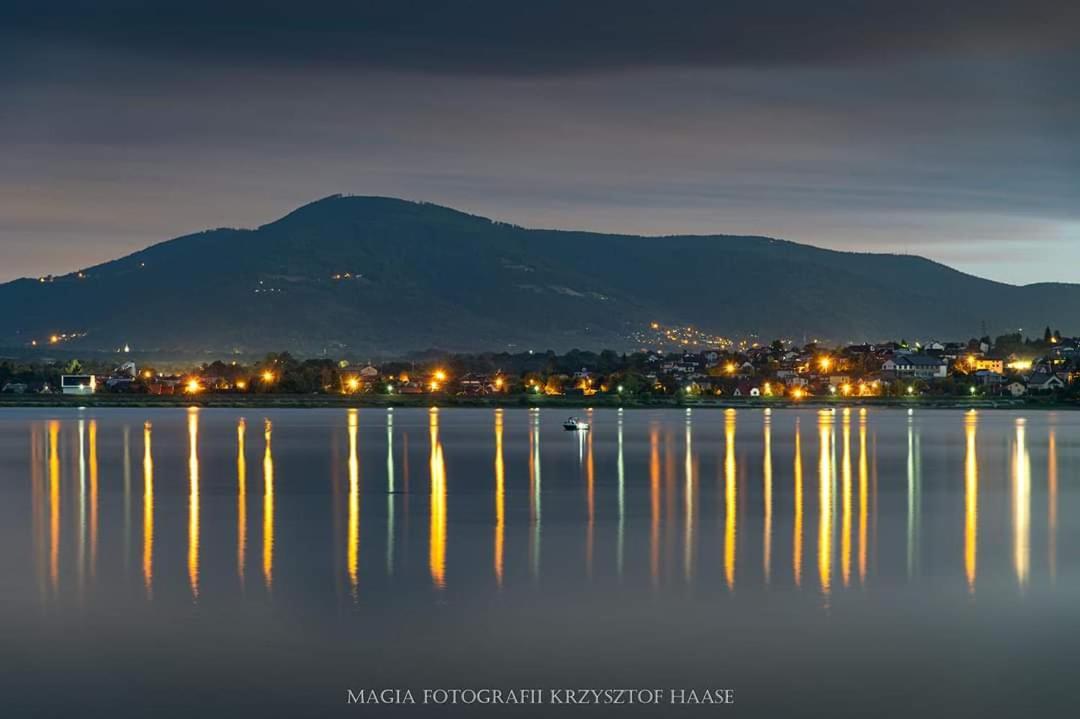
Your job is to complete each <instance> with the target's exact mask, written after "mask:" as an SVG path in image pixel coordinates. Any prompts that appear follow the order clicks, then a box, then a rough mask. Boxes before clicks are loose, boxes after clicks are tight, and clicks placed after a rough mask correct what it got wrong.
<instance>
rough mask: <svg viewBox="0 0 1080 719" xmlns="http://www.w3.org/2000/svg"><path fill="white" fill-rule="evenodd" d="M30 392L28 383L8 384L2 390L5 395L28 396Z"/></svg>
mask: <svg viewBox="0 0 1080 719" xmlns="http://www.w3.org/2000/svg"><path fill="white" fill-rule="evenodd" d="M28 391H30V385H28V384H27V383H26V382H8V383H7V384H5V385H4V388H3V389H2V390H0V392H3V393H4V394H26V393H27V392H28Z"/></svg>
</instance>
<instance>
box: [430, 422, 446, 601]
mask: <svg viewBox="0 0 1080 719" xmlns="http://www.w3.org/2000/svg"><path fill="white" fill-rule="evenodd" d="M428 428H429V430H430V433H431V459H430V465H431V511H430V513H431V517H430V526H429V529H428V537H429V546H428V565H429V568H430V570H431V581H432V583H433V584H434V585H435V588H436V589H445V588H446V463H445V460H444V459H443V448H442V443H441V442H440V441H439V410H438V409H436V408H434V407H432V409H431V411H430V412H429V413H428Z"/></svg>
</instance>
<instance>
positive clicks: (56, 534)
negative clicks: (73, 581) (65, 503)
mask: <svg viewBox="0 0 1080 719" xmlns="http://www.w3.org/2000/svg"><path fill="white" fill-rule="evenodd" d="M59 445H60V423H59V422H58V421H57V420H55V419H54V420H50V421H49V582H50V584H51V585H52V590H53V593H54V594H55V593H57V592H58V591H59V589H60V446H59Z"/></svg>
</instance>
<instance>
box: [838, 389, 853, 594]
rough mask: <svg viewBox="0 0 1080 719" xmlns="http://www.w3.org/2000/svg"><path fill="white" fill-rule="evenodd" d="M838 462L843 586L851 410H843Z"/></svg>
mask: <svg viewBox="0 0 1080 719" xmlns="http://www.w3.org/2000/svg"><path fill="white" fill-rule="evenodd" d="M841 441H842V442H843V445H844V446H843V449H842V459H841V461H840V578H841V581H843V583H844V586H845V587H846V586H848V585H849V584H850V582H851V481H852V479H851V410H850V409H847V408H845V409H844V414H843V429H842V439H841Z"/></svg>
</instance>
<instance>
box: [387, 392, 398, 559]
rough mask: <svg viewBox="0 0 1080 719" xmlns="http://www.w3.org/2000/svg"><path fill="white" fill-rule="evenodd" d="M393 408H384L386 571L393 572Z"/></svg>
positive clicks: (394, 495) (394, 497)
mask: <svg viewBox="0 0 1080 719" xmlns="http://www.w3.org/2000/svg"><path fill="white" fill-rule="evenodd" d="M395 499H396V489H395V487H394V408H393V407H389V408H387V410H386V573H387V574H388V575H390V576H393V574H394V539H395V537H396V534H395V532H394V518H395V514H396V512H395V510H394V501H395Z"/></svg>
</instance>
